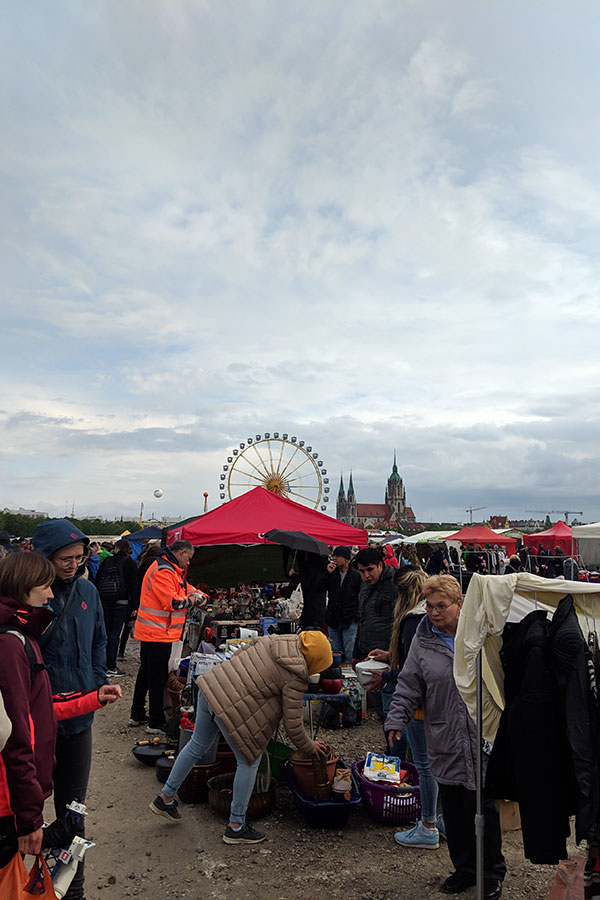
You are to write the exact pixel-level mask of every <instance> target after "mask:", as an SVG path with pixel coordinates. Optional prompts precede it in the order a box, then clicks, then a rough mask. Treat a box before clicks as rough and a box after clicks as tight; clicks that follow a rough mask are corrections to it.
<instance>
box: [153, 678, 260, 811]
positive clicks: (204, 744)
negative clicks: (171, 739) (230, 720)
mask: <svg viewBox="0 0 600 900" xmlns="http://www.w3.org/2000/svg"><path fill="white" fill-rule="evenodd" d="M219 731H220V732H221V734H222V735H223V737H224V738H225V740H226V741H227V743H228V744H229V746H230V747H231V749H232V750H233V752H234V754H235V758H236V761H237V769H236V771H235V778H234V780H233V797H232V799H231V811H230V813H229V821H230V822H239V823H240V824H241V825H244V823H245V821H246V810H247V809H248V803H249V802H250V797H251V795H252V790H253V788H254V782H255V781H256V772H257V769H258V767H259V765H260V760H261V757H260V756H259V757H258V759H256V760H255V761H254V762H253V763H249V762H248V760H247V759H246V757H245V756H244V755H243V754H242V753H241V751H240V750H238V748H237V747H236V745H235V743H234V742H233V739H232V738H231V737H230V736H229V734H228V733H227V731H226V730H225V726H224V725H223V724H222V723H221V722H220V721H219V720H218V719H217V717H216V716H215V714H214V713H213V711H212V709H211V708H210V706H209V705H208V703H207V701H206V698H205V696H204V694H202V693H198V704H197V706H196V724H195V725H194V731H193V732H192V736H191V738H190V740H189V741H188V742H187V744H186V745H185V747H184V748H183V750H182V751H181V753H180V754H179V755H178V756H177V759H176V760H175V765H174V766H173V768H172V769H171V774H170V775H169V777H168V779H167V783H166V784H165V786H164V788H163V794H164V795H165V797H174V796H175V792H176V791H177V789H178V788H179V786H180V785H181V783H182V781H184V780H185V778H186V776H187V775H188V774H189V773H190V772H191V771H192V768H193V766H194V765H195V764H196V762H197V761H198V760H199V759H202V757H203V756H204V754H205V753H206V751H207V750H208V748H209V747H210V746H211V744H212V743H213V741H214V739H215V736H216V735H217V734H218V732H219Z"/></svg>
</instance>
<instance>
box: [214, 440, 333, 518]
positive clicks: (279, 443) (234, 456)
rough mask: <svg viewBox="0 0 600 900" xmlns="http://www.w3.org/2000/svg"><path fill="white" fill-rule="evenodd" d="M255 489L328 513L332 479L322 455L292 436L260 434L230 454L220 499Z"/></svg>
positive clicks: (231, 497) (224, 471)
mask: <svg viewBox="0 0 600 900" xmlns="http://www.w3.org/2000/svg"><path fill="white" fill-rule="evenodd" d="M255 487H263V488H266V489H267V490H268V491H271V492H272V493H273V494H279V496H281V497H287V498H288V499H289V500H294V501H295V502H296V503H302V504H303V505H304V506H310V507H312V508H313V509H319V508H320V509H321V511H322V512H325V510H326V509H327V501H328V500H329V478H327V469H324V468H323V461H322V460H321V459H319V454H318V453H315V452H314V451H313V448H312V447H307V446H306V444H305V442H304V441H299V440H298V438H297V437H296V436H295V435H293V436H292V437H288V435H287V434H279V432H278V431H275V432H274V433H273V434H271V433H270V432H268V431H267V432H265V434H257V435H255V437H253V438H252V437H249V438H247V440H246V441H242V442H241V443H240V444H239V447H236V448H235V449H234V450H232V451H231V456H228V457H227V462H226V464H225V465H224V466H223V471H222V472H221V476H220V485H219V488H220V494H219V496H220V498H221V500H227V499H229V500H233V499H234V498H235V497H239V496H241V495H242V494H245V493H246V492H247V491H250V490H252V488H255Z"/></svg>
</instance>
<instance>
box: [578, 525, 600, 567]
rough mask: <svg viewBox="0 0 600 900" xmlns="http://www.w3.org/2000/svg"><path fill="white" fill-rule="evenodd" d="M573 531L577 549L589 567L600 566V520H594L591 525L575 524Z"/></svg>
mask: <svg viewBox="0 0 600 900" xmlns="http://www.w3.org/2000/svg"><path fill="white" fill-rule="evenodd" d="M571 532H572V534H573V537H574V539H575V540H576V541H577V551H578V555H579V558H580V559H581V560H582V562H583V563H584V564H585V565H586V566H588V567H589V566H598V565H599V564H600V522H592V524H591V525H573V527H572V528H571Z"/></svg>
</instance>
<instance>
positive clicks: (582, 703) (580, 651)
mask: <svg viewBox="0 0 600 900" xmlns="http://www.w3.org/2000/svg"><path fill="white" fill-rule="evenodd" d="M548 631H549V635H550V643H551V647H552V657H553V660H554V671H555V674H556V679H557V682H558V690H559V696H560V702H561V707H562V714H563V718H564V725H565V730H566V737H567V741H568V744H569V748H570V755H571V761H572V765H573V770H574V773H575V780H576V783H577V812H576V815H575V837H576V840H577V843H579V842H580V841H581V840H583V838H589V837H593V836H594V835H595V825H596V821H597V819H598V815H599V814H600V784H599V774H600V773H599V769H598V751H599V748H600V743H599V740H598V708H597V705H595V706H594V705H593V704H592V698H591V692H590V681H589V675H588V668H587V660H586V644H585V641H584V637H583V634H582V633H581V628H580V627H579V622H578V620H577V615H576V613H575V610H574V608H573V598H572V597H571V595H570V594H567V596H566V597H563V598H562V600H561V601H560V603H559V604H558V606H557V608H556V612H555V613H554V616H553V617H552V622H551V624H550V626H549V629H548Z"/></svg>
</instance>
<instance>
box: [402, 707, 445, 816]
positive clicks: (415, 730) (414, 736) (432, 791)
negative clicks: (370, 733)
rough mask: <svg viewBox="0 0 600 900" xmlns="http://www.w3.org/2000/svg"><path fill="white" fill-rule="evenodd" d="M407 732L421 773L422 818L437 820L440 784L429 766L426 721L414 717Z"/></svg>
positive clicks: (415, 761)
mask: <svg viewBox="0 0 600 900" xmlns="http://www.w3.org/2000/svg"><path fill="white" fill-rule="evenodd" d="M405 732H406V736H407V737H408V741H409V743H410V748H411V750H412V755H413V761H414V764H415V766H416V767H417V772H418V773H419V787H420V789H421V818H422V819H423V821H424V822H428V823H431V822H435V820H436V818H437V799H438V785H437V781H436V780H435V778H434V777H433V775H432V774H431V769H430V768H429V759H428V757H427V741H426V740H425V723H424V722H423V721H422V720H420V719H413V720H412V721H411V722H409V723H408V725H407V726H406V729H405Z"/></svg>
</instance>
